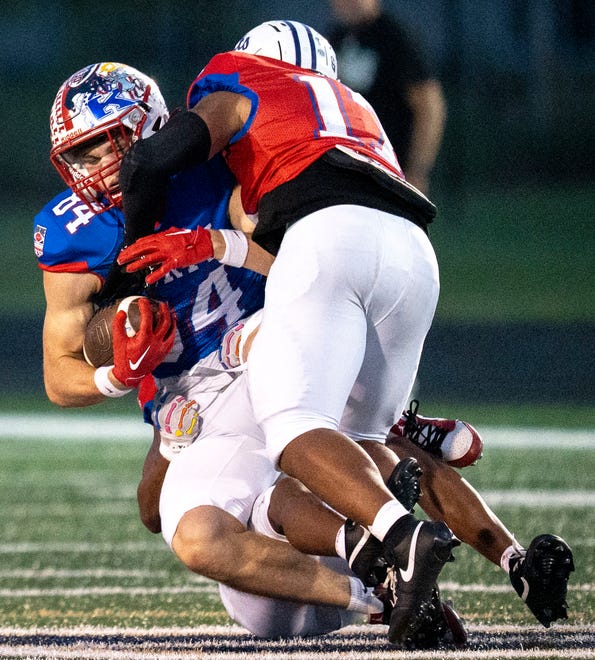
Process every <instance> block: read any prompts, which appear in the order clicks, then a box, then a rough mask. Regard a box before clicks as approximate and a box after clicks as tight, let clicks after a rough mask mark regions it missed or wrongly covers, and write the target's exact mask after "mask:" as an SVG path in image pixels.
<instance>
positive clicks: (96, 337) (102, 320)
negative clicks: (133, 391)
mask: <svg viewBox="0 0 595 660" xmlns="http://www.w3.org/2000/svg"><path fill="white" fill-rule="evenodd" d="M139 298H140V296H128V298H120V299H119V300H116V301H115V302H114V303H112V304H111V305H108V306H107V307H100V308H99V309H98V310H97V311H96V312H95V314H93V316H92V317H91V320H90V321H89V324H88V325H87V329H86V331H85V339H84V341H83V355H84V356H85V360H86V361H87V362H88V363H89V364H90V365H91V366H92V367H103V366H105V365H109V364H113V363H114V347H113V345H112V322H113V320H114V316H115V315H116V313H117V312H118V311H120V310H121V309H122V310H124V311H125V312H126V314H127V316H128V318H127V321H126V333H127V334H128V336H129V337H132V336H133V335H134V334H135V332H136V331H137V330H138V329H139V327H140V311H139V308H138V299H139ZM150 302H151V309H152V310H153V315H154V318H153V327H155V324H156V322H157V320H158V319H157V313H158V310H159V302H158V301H156V300H151V299H150Z"/></svg>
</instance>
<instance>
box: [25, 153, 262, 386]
mask: <svg viewBox="0 0 595 660" xmlns="http://www.w3.org/2000/svg"><path fill="white" fill-rule="evenodd" d="M233 184H234V180H233V177H232V175H231V174H230V172H229V170H228V169H227V167H226V165H225V163H224V161H223V159H222V158H221V157H219V156H217V157H215V158H213V159H212V160H210V161H209V162H208V163H206V164H204V165H200V166H198V167H195V168H192V169H190V170H187V171H185V172H182V173H181V174H179V175H177V176H176V177H173V178H172V180H171V182H170V186H169V190H168V206H167V211H166V214H165V216H164V219H163V221H162V222H161V224H160V226H159V229H167V228H168V227H188V228H191V229H192V228H195V227H197V226H199V225H200V226H202V227H207V228H211V229H229V228H231V224H230V221H229V217H228V214H227V207H228V203H229V197H230V195H231V190H232V188H233ZM123 236H124V215H123V213H122V211H120V210H119V209H117V208H112V209H109V210H107V211H103V212H102V213H94V212H93V211H91V210H90V209H89V207H88V206H87V205H86V204H85V203H84V202H82V201H81V200H80V199H79V197H77V195H75V194H74V193H72V191H71V190H67V191H64V192H62V193H61V194H60V195H58V196H57V197H55V198H54V199H53V200H52V201H51V202H50V203H49V204H47V205H46V206H45V207H44V208H43V209H42V211H41V212H40V213H39V214H38V215H37V216H36V217H35V221H34V247H35V254H36V256H37V259H38V264H39V267H40V268H42V269H43V270H47V271H51V272H58V273H59V272H68V273H95V274H96V275H97V276H98V277H100V278H101V279H102V280H103V278H105V276H106V275H107V273H108V271H109V269H110V266H111V264H112V263H113V261H114V259H115V258H116V256H117V254H118V251H119V248H120V246H121V243H122V240H123ZM264 280H265V278H264V277H263V276H262V275H258V274H257V273H254V272H252V271H250V270H246V269H245V268H233V267H231V266H223V265H222V264H220V263H219V262H218V261H216V260H214V259H212V260H209V261H205V262H204V263H201V264H197V265H195V266H191V267H190V268H183V269H180V270H173V271H171V272H170V273H168V274H167V275H166V277H164V278H163V279H161V280H159V282H157V284H156V285H155V286H154V287H152V288H151V293H150V295H151V296H154V297H156V298H159V299H160V300H166V301H167V302H168V304H169V305H170V307H171V308H173V309H174V310H175V312H176V316H177V335H176V341H175V343H174V347H173V349H172V351H171V353H170V354H169V355H168V356H167V358H166V359H165V361H164V362H163V363H162V364H161V365H160V366H159V367H158V368H157V369H156V370H155V371H154V375H155V376H156V377H157V378H167V377H170V376H177V375H179V374H181V373H182V372H184V371H186V370H187V369H190V368H191V367H192V366H194V364H196V362H198V360H200V359H202V358H203V357H206V356H207V355H209V354H210V353H212V352H213V351H214V350H217V349H218V348H219V346H220V344H221V337H222V335H223V334H224V333H225V331H226V330H227V329H228V328H229V327H230V326H232V325H233V324H235V323H237V321H239V320H241V319H243V318H245V317H246V316H249V315H250V314H252V313H254V312H255V311H257V310H258V309H260V308H261V307H262V306H263V303H264Z"/></svg>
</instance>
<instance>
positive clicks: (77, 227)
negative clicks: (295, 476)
mask: <svg viewBox="0 0 595 660" xmlns="http://www.w3.org/2000/svg"><path fill="white" fill-rule="evenodd" d="M167 119H168V111H167V108H166V105H165V103H164V101H163V98H162V96H161V93H160V91H159V88H158V86H157V85H156V83H155V82H154V81H153V80H151V79H150V78H148V77H147V76H145V75H144V74H142V73H141V72H139V71H137V70H135V69H133V68H132V67H129V66H126V65H122V64H119V63H113V62H102V63H98V64H94V65H91V66H88V67H85V68H84V69H82V70H80V71H78V72H77V73H75V74H74V75H73V76H71V77H70V78H69V79H68V80H67V81H66V82H65V83H64V84H63V85H62V86H61V87H60V89H59V91H58V94H57V96H56V100H55V102H54V105H53V107H52V111H51V118H50V128H51V138H52V150H51V160H52V162H53V163H54V165H55V166H56V168H57V169H58V171H59V173H60V174H61V176H62V177H63V179H64V180H65V182H66V184H67V185H68V188H67V189H66V190H65V191H64V192H62V193H61V194H60V195H58V196H57V197H55V198H54V199H53V200H52V201H51V202H49V203H48V204H47V205H46V206H45V207H44V208H43V210H42V211H41V212H40V213H39V214H38V215H37V216H36V217H35V221H34V244H35V252H36V255H37V258H38V263H39V266H40V268H41V269H42V270H43V280H44V291H45V297H46V302H47V307H46V315H45V321H44V332H43V353H44V381H45V387H46V392H47V394H48V397H49V398H50V400H51V401H53V402H54V403H56V404H57V405H60V406H65V407H74V406H87V405H93V404H96V403H99V402H101V401H103V400H105V398H106V397H119V396H123V395H125V394H126V393H128V392H130V391H131V390H132V389H134V388H135V387H136V386H138V385H142V384H143V383H147V382H150V379H149V377H150V376H151V373H152V374H153V376H154V377H155V381H156V386H157V392H156V394H155V396H154V398H153V399H152V401H149V402H148V404H147V406H146V418H147V420H148V421H149V420H150V421H152V423H153V425H154V445H153V446H154V447H156V453H157V454H158V456H159V457H162V455H164V456H167V458H168V460H169V459H172V458H173V459H174V460H172V462H171V465H172V467H173V466H178V467H180V466H182V465H183V464H186V465H189V466H192V468H191V469H190V471H188V472H186V473H185V475H184V478H185V479H186V481H183V480H182V481H180V483H176V482H175V477H172V479H169V480H166V484H165V486H164V489H163V490H164V500H165V504H162V512H164V513H165V515H164V519H165V520H166V521H169V520H175V519H176V516H177V517H182V516H183V515H184V512H185V511H186V509H189V510H191V511H199V512H200V513H199V516H198V517H199V519H201V520H200V522H202V523H204V524H202V525H199V528H200V529H201V531H202V533H203V538H202V541H203V543H198V544H196V546H195V552H194V553H193V554H192V555H191V556H187V555H186V556H185V555H184V552H183V551H180V550H179V548H174V549H175V550H176V551H177V553H178V555H179V556H180V558H181V559H182V560H183V561H184V562H185V563H186V564H187V565H189V566H190V567H192V568H194V569H196V570H198V571H199V572H201V573H203V574H205V575H207V576H208V577H212V578H214V579H216V580H219V581H221V582H222V583H225V584H226V585H228V586H229V587H232V588H234V589H238V590H245V591H251V592H254V593H256V594H262V595H265V596H275V597H278V598H281V599H293V600H300V601H302V602H312V603H321V604H324V605H326V606H329V605H330V606H334V607H335V608H339V609H342V610H348V611H350V612H356V613H360V614H361V613H368V611H369V610H370V609H372V610H373V611H378V610H379V609H380V610H381V609H382V605H381V604H380V603H379V602H378V600H377V599H376V598H375V596H374V595H373V594H372V593H371V591H370V590H367V589H366V588H365V587H364V585H363V583H362V582H361V581H360V580H358V579H357V578H355V577H354V576H347V575H345V574H338V573H336V572H334V571H332V570H331V569H330V568H326V567H325V566H322V565H321V564H320V563H319V562H318V561H316V560H315V559H314V558H312V557H310V556H308V555H306V554H303V553H301V552H299V551H298V550H296V549H295V548H293V546H291V545H290V544H288V543H282V542H280V541H279V540H277V539H271V538H267V537H264V536H261V535H257V534H255V533H254V532H252V531H247V530H246V525H247V522H248V518H249V515H250V513H251V509H252V504H253V502H254V499H255V498H256V496H257V495H259V494H260V493H261V492H262V491H264V490H266V489H267V487H269V486H271V485H272V484H273V483H274V481H275V480H276V479H277V477H278V476H279V473H278V472H277V471H276V470H275V468H274V466H273V465H272V464H271V462H270V460H269V459H268V458H267V457H266V456H265V452H264V445H263V441H262V436H261V432H260V429H258V428H257V427H256V424H255V422H254V421H253V416H252V414H251V409H250V405H249V400H248V397H247V390H246V386H245V380H246V379H245V378H243V377H241V376H242V374H241V372H240V371H234V370H233V369H230V368H229V365H228V364H225V363H224V362H223V361H222V360H221V359H220V357H221V352H220V350H219V349H220V347H221V345H222V344H223V345H225V342H224V341H223V340H224V338H225V336H226V333H228V331H229V330H230V329H232V330H233V329H234V328H237V324H238V322H240V323H241V322H242V320H243V319H244V318H245V317H247V316H248V315H250V314H251V313H252V312H254V311H255V310H258V309H260V308H261V307H262V305H263V291H264V280H263V277H262V275H260V274H258V273H257V272H256V271H261V272H266V270H267V268H268V266H269V265H270V263H271V261H272V257H270V255H267V253H265V252H264V251H263V250H261V249H260V248H258V247H257V246H255V245H254V244H253V243H252V242H251V241H250V240H249V239H248V238H246V237H245V235H244V234H243V232H240V230H239V229H235V228H234V227H235V226H237V227H241V223H242V221H243V214H242V213H241V205H240V204H238V202H237V199H236V197H234V195H233V192H232V191H233V187H234V180H233V177H232V176H231V175H230V173H229V171H228V169H227V167H226V166H225V164H224V163H223V160H222V159H221V160H215V161H213V162H212V163H209V164H208V165H207V166H203V165H201V166H199V167H196V168H191V169H190V170H189V171H188V172H185V173H183V174H181V175H179V176H175V177H172V179H171V180H170V181H169V182H168V193H169V194H168V202H167V208H166V209H165V216H164V218H163V221H162V222H161V223H160V225H159V227H158V228H159V229H160V230H163V232H168V231H169V232H170V233H171V234H172V235H173V236H175V235H180V236H183V234H184V233H185V232H188V231H189V230H192V229H195V228H197V227H202V228H204V229H203V232H209V234H210V237H211V251H212V254H211V256H212V257H216V258H213V259H210V260H208V261H206V262H203V263H201V264H199V265H197V266H195V265H190V266H189V267H185V268H179V269H175V270H174V271H172V273H170V274H168V275H167V276H166V277H165V278H162V279H160V281H159V282H158V283H157V284H156V285H155V286H154V287H151V288H150V289H148V290H147V291H146V292H147V293H148V294H150V296H151V297H153V298H158V299H161V300H163V301H166V302H167V304H168V306H169V307H170V308H172V309H173V310H174V311H175V321H174V320H173V318H174V317H172V316H170V315H169V314H168V313H166V308H165V307H163V308H162V312H163V314H162V317H163V319H165V320H164V322H163V323H161V324H159V325H158V326H157V328H155V329H154V328H153V327H152V317H150V313H149V308H148V306H145V305H143V306H141V308H140V311H141V318H143V319H144V321H142V320H141V328H140V330H139V331H138V332H137V334H136V335H135V336H134V337H128V336H127V334H126V332H125V327H124V320H125V319H124V318H122V316H121V315H117V316H116V318H115V320H114V324H113V344H114V365H110V366H104V367H99V368H97V369H96V368H94V367H92V366H90V365H89V364H87V363H86V361H85V359H84V355H83V350H82V349H83V339H84V334H85V329H86V325H87V323H88V321H89V319H90V317H91V315H92V314H93V311H94V304H93V300H95V299H96V298H97V295H98V294H99V293H100V292H101V291H102V285H103V284H104V282H105V280H106V278H108V276H109V273H110V267H111V265H112V263H113V262H114V260H115V257H116V255H117V253H118V251H119V249H120V247H121V246H122V244H123V242H124V241H125V237H124V218H123V214H122V211H121V208H120V206H121V195H120V192H119V186H118V170H119V165H120V162H121V159H122V157H123V154H124V153H125V152H126V151H127V149H128V148H129V146H130V145H131V144H133V143H134V142H135V141H136V140H139V139H145V138H146V137H148V136H150V135H152V134H153V133H154V132H156V131H157V130H167V123H166V122H167ZM160 210H162V209H160ZM232 223H235V225H234V224H232ZM203 237H204V234H203ZM129 238H130V237H129ZM132 238H134V237H132ZM185 238H187V237H185ZM201 249H202V248H201ZM202 254H203V253H202V252H201V255H202ZM195 257H196V260H197V261H198V260H199V259H198V256H196V255H195ZM243 265H245V266H246V268H241V267H240V266H243ZM248 268H250V270H249V269H248ZM164 304H165V303H164ZM197 436H199V439H198V440H196V438H197ZM183 447H185V449H184V456H185V460H183V461H176V460H175V458H176V454H177V452H180V450H181V449H182V448H183ZM167 464H168V461H166V460H165V459H163V463H162V464H161V465H165V466H167ZM167 472H168V474H169V472H170V470H167ZM159 486H160V484H159ZM182 492H184V493H186V495H185V499H184V500H183V501H182V500H181V498H179V497H177V494H179V493H182ZM201 513H202V514H204V517H201V515H200V514H201ZM171 524H172V523H170V525H171ZM173 526H174V528H175V522H174V523H173ZM173 531H174V530H173V529H172V530H171V533H170V538H169V539H168V540H169V542H171V536H173ZM166 538H167V536H166ZM194 540H196V539H194ZM185 551H186V552H188V551H187V550H185ZM243 567H245V568H246V569H248V568H250V570H243ZM337 625H338V624H337Z"/></svg>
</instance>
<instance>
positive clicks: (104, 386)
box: [93, 367, 133, 399]
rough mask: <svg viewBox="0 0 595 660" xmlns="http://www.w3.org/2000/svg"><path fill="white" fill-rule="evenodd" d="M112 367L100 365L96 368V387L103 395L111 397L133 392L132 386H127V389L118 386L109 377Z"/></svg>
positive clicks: (94, 376)
mask: <svg viewBox="0 0 595 660" xmlns="http://www.w3.org/2000/svg"><path fill="white" fill-rule="evenodd" d="M110 369H111V367H99V368H98V369H95V374H94V375H93V380H94V381H95V387H97V389H98V390H99V391H100V392H101V393H102V394H103V396H108V397H110V398H111V399H118V398H119V397H121V396H124V395H125V394H128V392H132V389H133V388H132V387H127V388H126V389H125V390H121V389H119V388H117V387H116V386H115V385H114V384H113V383H112V381H111V380H110V379H109V376H108V374H109V372H110Z"/></svg>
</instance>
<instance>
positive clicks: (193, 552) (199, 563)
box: [172, 506, 246, 582]
mask: <svg viewBox="0 0 595 660" xmlns="http://www.w3.org/2000/svg"><path fill="white" fill-rule="evenodd" d="M245 531H246V530H245V529H244V527H243V525H242V524H241V523H240V522H239V521H238V520H237V519H236V518H234V517H233V516H232V515H231V514H229V513H227V512H225V511H223V510H222V509H218V508H217V507H213V506H199V507H196V508H195V509H191V510H190V511H187V512H186V513H185V514H184V515H183V516H182V518H181V520H180V522H179V524H178V527H177V529H176V533H175V534H174V538H173V541H172V548H173V550H174V552H175V553H176V555H177V557H178V558H179V559H180V561H181V562H182V563H183V564H184V565H185V566H186V567H187V568H189V569H190V570H191V571H193V572H194V573H198V574H199V575H203V576H204V577H208V578H210V579H212V580H216V581H218V582H225V581H227V580H229V579H230V578H231V577H233V574H234V571H235V569H236V568H237V566H236V565H235V563H234V552H233V545H234V544H233V540H234V537H233V535H235V534H241V533H242V532H245Z"/></svg>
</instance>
